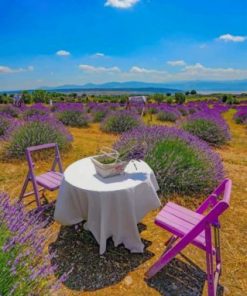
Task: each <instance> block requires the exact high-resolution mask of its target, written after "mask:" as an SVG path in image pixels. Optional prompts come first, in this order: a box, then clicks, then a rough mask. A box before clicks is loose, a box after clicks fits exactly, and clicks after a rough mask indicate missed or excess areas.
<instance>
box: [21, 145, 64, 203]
mask: <svg viewBox="0 0 247 296" xmlns="http://www.w3.org/2000/svg"><path fill="white" fill-rule="evenodd" d="M50 148H53V149H54V150H55V159H54V161H53V164H52V167H51V169H50V171H48V172H46V173H44V174H42V175H39V176H35V173H34V162H33V160H32V156H31V153H32V152H34V151H40V150H44V149H50ZM26 158H27V163H28V168H29V170H28V173H27V177H26V179H25V181H24V184H23V187H22V190H21V194H20V197H19V199H20V200H22V199H23V198H24V197H27V196H30V195H32V194H34V195H35V199H36V203H37V207H40V206H41V203H40V195H39V192H40V191H42V192H43V195H44V190H45V189H47V190H49V191H54V190H56V189H58V188H59V187H60V185H61V182H62V179H63V168H62V163H61V158H60V153H59V149H58V145H57V144H56V143H51V144H43V145H38V146H32V147H28V148H27V149H26ZM57 165H58V170H59V171H56V166H57ZM29 182H31V183H32V185H33V191H31V192H28V193H25V192H26V189H27V186H28V183H29ZM38 186H40V188H39V187H38Z"/></svg>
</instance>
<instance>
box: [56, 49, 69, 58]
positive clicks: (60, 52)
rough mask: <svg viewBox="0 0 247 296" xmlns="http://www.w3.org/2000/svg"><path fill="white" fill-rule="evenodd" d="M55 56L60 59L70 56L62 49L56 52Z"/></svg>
mask: <svg viewBox="0 0 247 296" xmlns="http://www.w3.org/2000/svg"><path fill="white" fill-rule="evenodd" d="M56 55H58V56H60V57H66V56H69V55H70V52H69V51H67V50H63V49H61V50H58V51H57V52H56Z"/></svg>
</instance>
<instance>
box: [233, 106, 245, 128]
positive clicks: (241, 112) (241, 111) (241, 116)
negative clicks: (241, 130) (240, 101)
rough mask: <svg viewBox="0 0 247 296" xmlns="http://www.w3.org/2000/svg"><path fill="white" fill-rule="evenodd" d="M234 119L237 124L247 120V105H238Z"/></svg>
mask: <svg viewBox="0 0 247 296" xmlns="http://www.w3.org/2000/svg"><path fill="white" fill-rule="evenodd" d="M234 120H235V122H236V123H239V124H246V122H247V106H239V107H238V108H237V112H236V113H235V115H234Z"/></svg>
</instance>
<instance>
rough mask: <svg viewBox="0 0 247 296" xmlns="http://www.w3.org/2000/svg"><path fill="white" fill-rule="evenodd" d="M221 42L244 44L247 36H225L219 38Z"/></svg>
mask: <svg viewBox="0 0 247 296" xmlns="http://www.w3.org/2000/svg"><path fill="white" fill-rule="evenodd" d="M218 39H219V40H222V41H225V42H244V41H245V40H246V39H247V37H246V36H234V35H231V34H224V35H221V36H219V38H218Z"/></svg>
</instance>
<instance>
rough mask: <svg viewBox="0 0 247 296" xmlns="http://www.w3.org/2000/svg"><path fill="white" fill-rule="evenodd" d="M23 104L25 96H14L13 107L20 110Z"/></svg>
mask: <svg viewBox="0 0 247 296" xmlns="http://www.w3.org/2000/svg"><path fill="white" fill-rule="evenodd" d="M23 103H24V101H23V95H21V94H16V95H14V97H13V105H14V106H15V107H18V108H20V107H21V106H22V104H23Z"/></svg>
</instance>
